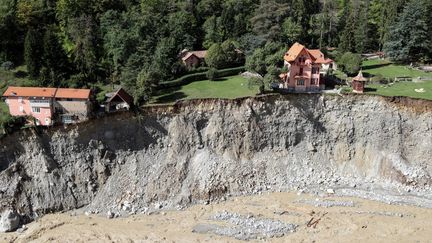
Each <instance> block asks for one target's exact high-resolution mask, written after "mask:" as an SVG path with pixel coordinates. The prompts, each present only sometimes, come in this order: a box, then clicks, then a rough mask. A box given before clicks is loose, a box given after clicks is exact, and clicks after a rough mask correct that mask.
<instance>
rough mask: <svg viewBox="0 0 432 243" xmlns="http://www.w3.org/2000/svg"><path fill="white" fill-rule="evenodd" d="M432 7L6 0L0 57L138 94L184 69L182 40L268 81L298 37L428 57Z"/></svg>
mask: <svg viewBox="0 0 432 243" xmlns="http://www.w3.org/2000/svg"><path fill="white" fill-rule="evenodd" d="M431 13H432V2H431V1H429V0H419V1H417V0H396V1H382V0H335V1H320V0H196V1H186V0H175V1H174V0H123V1H117V0H104V1H93V0H77V1H69V0H32V1H28V0H3V1H1V3H0V36H1V38H0V64H1V65H2V68H3V67H10V66H15V67H17V66H22V65H26V66H27V69H26V71H25V72H26V74H24V73H21V75H27V76H26V79H28V80H30V82H29V83H30V84H32V85H36V86H53V87H59V86H64V87H94V84H97V86H101V85H102V86H103V85H107V84H121V85H122V86H124V87H125V88H126V89H127V90H128V91H129V92H130V93H131V94H133V96H134V97H135V101H136V102H137V103H141V102H147V101H149V100H151V96H152V95H154V91H155V88H156V87H158V84H159V82H162V81H169V80H174V79H177V78H179V77H181V76H184V75H185V74H187V73H188V70H186V69H185V68H184V66H183V65H182V63H181V62H180V61H179V58H178V55H179V53H180V52H181V51H182V50H184V49H189V50H203V49H208V50H209V52H208V56H207V57H206V61H207V63H208V64H209V65H210V68H214V69H224V68H229V67H233V66H235V65H239V63H238V61H239V60H236V55H235V54H236V53H237V52H236V50H241V51H242V53H244V54H245V55H246V69H248V70H249V71H256V72H258V73H260V74H261V75H262V76H264V77H265V79H266V82H269V81H274V80H276V79H277V77H278V74H279V73H280V71H281V68H282V64H283V63H282V59H281V56H282V55H283V53H284V52H285V51H286V50H287V48H288V47H289V46H290V45H292V44H293V43H294V42H296V41H298V42H300V43H302V44H304V45H306V46H307V47H309V48H321V49H323V51H325V47H337V48H338V53H340V54H341V55H342V54H344V53H346V52H352V53H365V52H373V51H378V50H384V51H385V52H386V53H387V54H388V56H389V57H390V58H391V59H392V60H393V61H396V62H398V63H405V64H406V63H411V62H425V63H427V62H430V61H431V57H432V52H431V51H430V50H432V46H431V40H430V38H429V37H430V36H431V33H432V28H431V26H430V25H429V24H428V23H430V22H432V14H431ZM336 58H337V57H336ZM11 64H12V65H11ZM240 65H241V64H240ZM1 78H3V79H8V80H15V81H16V84H18V85H22V84H24V83H23V82H21V81H20V80H19V78H17V79H15V78H7V77H6V78H5V77H1ZM1 81H4V80H1Z"/></svg>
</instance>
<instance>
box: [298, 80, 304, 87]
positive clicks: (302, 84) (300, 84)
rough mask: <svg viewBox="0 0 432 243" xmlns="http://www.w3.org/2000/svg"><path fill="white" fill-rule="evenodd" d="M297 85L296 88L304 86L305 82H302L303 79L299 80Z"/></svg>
mask: <svg viewBox="0 0 432 243" xmlns="http://www.w3.org/2000/svg"><path fill="white" fill-rule="evenodd" d="M297 85H298V86H304V85H305V81H304V79H299V80H297Z"/></svg>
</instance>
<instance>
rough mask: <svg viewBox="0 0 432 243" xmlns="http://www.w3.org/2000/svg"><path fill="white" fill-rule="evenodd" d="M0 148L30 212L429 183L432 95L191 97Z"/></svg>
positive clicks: (3, 177) (1, 187)
mask: <svg viewBox="0 0 432 243" xmlns="http://www.w3.org/2000/svg"><path fill="white" fill-rule="evenodd" d="M0 145H1V148H0V204H1V205H0V207H1V208H3V209H5V208H14V209H16V210H18V211H19V212H20V213H21V214H23V215H25V217H26V219H27V220H31V219H33V218H35V217H37V216H40V215H41V214H46V213H49V212H55V211H61V210H69V209H75V208H79V207H83V206H88V209H89V210H93V211H96V212H107V211H110V212H117V211H118V212H120V211H128V212H129V211H131V212H134V211H145V210H148V207H150V206H151V208H152V209H153V208H156V209H160V208H163V207H175V206H179V205H180V206H183V205H188V204H190V203H195V202H199V201H211V200H217V199H220V198H223V197H225V196H229V195H239V194H247V193H259V192H261V191H280V190H283V191H285V190H292V189H304V188H320V187H323V188H326V187H329V186H332V187H334V188H337V187H340V188H353V187H356V188H359V189H366V190H369V189H370V188H383V189H385V190H389V191H390V192H392V193H393V192H397V193H398V194H400V193H401V191H404V192H410V194H412V195H430V194H431V192H432V190H431V187H430V186H431V183H432V180H431V175H432V161H431V158H432V102H429V101H421V100H411V99H401V98H397V99H394V98H393V99H390V98H382V97H369V96H348V97H338V96H321V95H290V96H265V97H259V98H247V99H238V100H214V99H209V100H195V101H187V102H182V103H178V104H176V105H174V106H161V107H149V108H145V109H144V110H143V111H142V112H140V113H139V114H132V113H122V114H117V115H114V116H110V117H105V118H101V119H99V120H94V121H90V122H87V123H84V124H80V125H78V126H72V127H69V128H63V127H61V128H54V129H50V130H43V131H35V130H25V131H21V132H18V133H15V134H13V135H10V136H7V137H5V138H3V139H2V141H1V142H0ZM344 190H345V189H344ZM423 199H424V200H426V201H425V202H426V204H427V203H428V202H429V200H430V198H427V197H426V198H424V197H423ZM1 208H0V209H1Z"/></svg>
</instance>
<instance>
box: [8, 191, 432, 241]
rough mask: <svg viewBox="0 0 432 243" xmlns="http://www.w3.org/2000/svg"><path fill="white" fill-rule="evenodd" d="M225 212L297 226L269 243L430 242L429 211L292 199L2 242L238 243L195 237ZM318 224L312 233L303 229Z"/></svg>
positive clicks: (91, 219)
mask: <svg viewBox="0 0 432 243" xmlns="http://www.w3.org/2000/svg"><path fill="white" fill-rule="evenodd" d="M317 199H318V201H317ZM334 201H337V202H336V203H335V202H334ZM314 205H315V206H314ZM334 205H336V206H334ZM322 206H333V207H322ZM223 211H227V212H230V213H238V214H240V215H249V217H251V216H254V217H256V218H265V219H272V220H278V221H281V222H283V223H288V224H296V225H298V227H297V229H296V232H294V233H286V234H285V236H283V237H280V238H276V237H275V238H265V237H262V236H259V237H258V238H263V239H264V240H266V241H271V242H314V241H315V242H432V221H431V220H430V218H431V217H432V209H424V208H417V207H411V206H394V205H387V204H383V203H379V202H374V201H366V200H361V199H356V198H336V197H332V196H331V195H328V197H317V196H310V195H305V194H302V195H297V194H294V193H274V194H266V195H260V196H249V197H237V198H232V199H229V200H228V201H226V202H223V203H220V204H214V205H212V204H210V205H196V206H193V207H191V208H189V209H187V210H184V211H167V212H159V213H155V214H152V215H134V216H130V217H128V218H118V219H111V220H110V219H107V218H106V217H104V216H96V215H90V216H85V215H83V214H80V213H78V216H71V213H65V214H55V215H48V216H45V217H43V218H41V219H39V220H37V221H36V222H34V223H32V224H30V225H28V227H29V228H28V230H26V231H25V232H24V233H21V234H20V233H10V234H0V241H1V242H4V241H5V242H29V241H32V242H47V241H54V242H101V241H102V242H215V241H217V242H237V241H238V240H236V239H235V238H233V237H227V236H220V235H216V234H214V233H203V232H201V233H194V232H193V229H194V228H196V227H197V226H198V225H201V226H202V225H217V226H228V227H230V224H229V223H226V222H225V223H224V222H217V221H213V220H210V218H212V217H213V216H214V215H215V214H217V213H219V212H223ZM326 213H327V214H326ZM324 214H325V215H324ZM72 215H73V214H72ZM312 218H313V220H311V219H312ZM319 218H321V220H320V221H319V222H318V223H317V224H316V226H315V228H314V226H313V225H312V226H311V227H308V226H307V224H308V223H310V224H313V222H315V221H316V219H319ZM231 226H232V225H231Z"/></svg>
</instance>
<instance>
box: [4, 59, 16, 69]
mask: <svg viewBox="0 0 432 243" xmlns="http://www.w3.org/2000/svg"><path fill="white" fill-rule="evenodd" d="M1 68H2V69H3V70H12V69H14V64H13V62H11V61H6V62H4V63H2V65H1Z"/></svg>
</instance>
